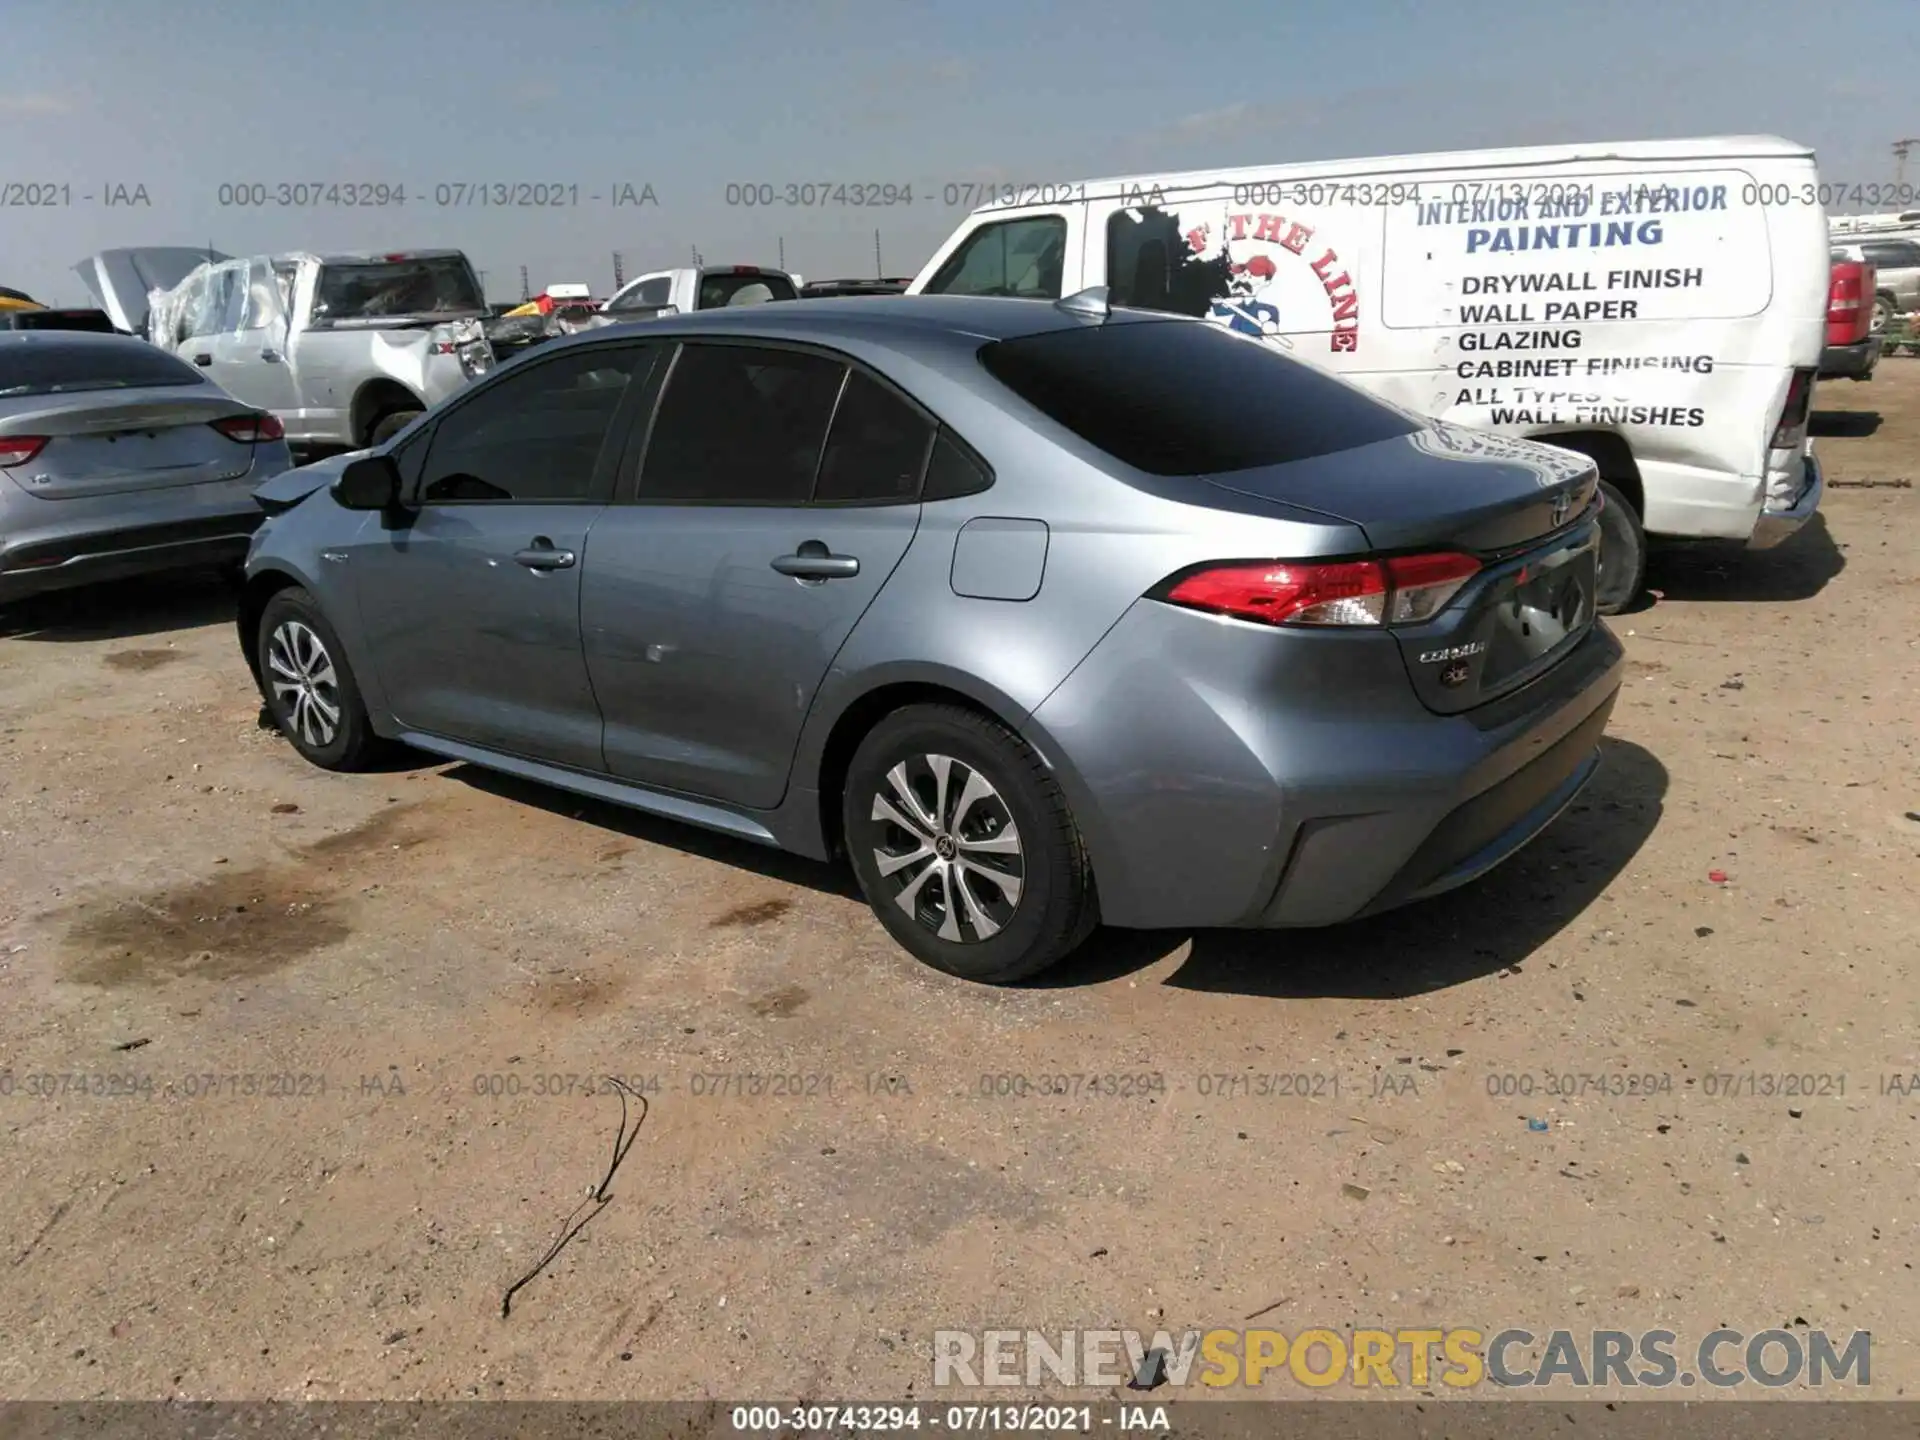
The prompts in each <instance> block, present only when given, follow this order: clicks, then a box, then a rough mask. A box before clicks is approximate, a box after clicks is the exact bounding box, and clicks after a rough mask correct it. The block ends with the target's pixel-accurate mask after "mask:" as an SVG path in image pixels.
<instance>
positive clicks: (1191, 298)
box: [1107, 208, 1233, 318]
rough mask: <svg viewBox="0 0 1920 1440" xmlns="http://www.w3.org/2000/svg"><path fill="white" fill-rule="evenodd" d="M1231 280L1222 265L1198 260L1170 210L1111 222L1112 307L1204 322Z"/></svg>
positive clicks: (1118, 216) (1122, 213)
mask: <svg viewBox="0 0 1920 1440" xmlns="http://www.w3.org/2000/svg"><path fill="white" fill-rule="evenodd" d="M1232 278H1233V276H1232V273H1231V272H1230V271H1229V270H1228V268H1227V265H1226V262H1225V261H1224V260H1223V259H1215V260H1211V261H1202V260H1197V259H1195V258H1194V256H1193V254H1192V251H1191V249H1190V248H1189V247H1188V245H1187V242H1186V237H1184V236H1183V235H1182V234H1181V233H1180V221H1179V217H1178V216H1175V215H1172V214H1169V213H1168V212H1167V211H1165V210H1155V209H1150V208H1149V209H1143V210H1116V211H1115V212H1114V213H1113V215H1112V217H1111V218H1109V219H1108V221H1107V299H1108V302H1109V303H1110V304H1114V305H1125V306H1128V307H1130V308H1132V309H1135V310H1165V311H1168V312H1170V313H1172V314H1174V315H1195V316H1199V317H1202V318H1204V317H1205V316H1206V315H1207V313H1208V312H1209V310H1210V309H1211V308H1212V305H1213V302H1214V300H1215V299H1217V298H1218V297H1220V296H1222V295H1225V294H1226V293H1227V291H1228V288H1229V282H1230V281H1231V280H1232Z"/></svg>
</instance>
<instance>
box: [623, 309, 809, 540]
mask: <svg viewBox="0 0 1920 1440" xmlns="http://www.w3.org/2000/svg"><path fill="white" fill-rule="evenodd" d="M846 368H847V367H846V366H844V365H842V364H841V363H839V362H838V361H835V360H828V359H825V358H823V357H821V356H818V355H805V354H801V353H799V352H797V351H792V350H764V349H760V348H758V347H756V346H751V345H687V346H684V347H682V349H681V351H680V358H679V359H678V360H677V361H675V363H674V367H673V373H672V375H671V376H670V377H669V378H668V380H667V389H666V394H665V395H664V396H662V397H661V400H660V410H659V414H658V415H657V416H656V417H655V419H654V422H653V434H652V436H651V437H650V438H649V440H648V442H647V458H646V463H645V468H644V469H643V470H642V471H641V475H640V498H641V499H642V500H663V501H664V500H675V501H681V502H683V503H703V502H704V503H707V504H721V505H726V504H733V505H804V504H806V502H807V499H808V497H809V496H811V495H812V493H813V480H814V475H815V473H816V472H817V471H818V470H819V468H820V451H821V445H822V442H824V440H825V439H826V434H827V422H828V421H829V420H830V419H831V418H832V416H833V406H834V400H835V398H836V397H837V396H838V395H839V393H840V383H841V381H842V379H843V378H844V377H845V375H846Z"/></svg>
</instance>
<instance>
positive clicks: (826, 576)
mask: <svg viewBox="0 0 1920 1440" xmlns="http://www.w3.org/2000/svg"><path fill="white" fill-rule="evenodd" d="M771 563H772V565H773V568H774V569H775V570H778V571H779V572H780V573H781V574H782V575H791V576H793V577H794V579H796V580H851V579H852V578H853V577H854V576H856V575H858V574H859V573H860V562H859V561H858V560H856V559H855V558H854V557H853V556H851V555H836V554H834V553H833V552H832V551H831V550H829V549H828V548H827V545H826V542H825V541H823V540H809V541H807V542H806V543H805V544H804V545H802V546H801V547H800V548H799V550H797V551H796V552H795V553H793V554H792V555H782V556H780V557H779V558H778V559H776V560H774V561H772V562H771Z"/></svg>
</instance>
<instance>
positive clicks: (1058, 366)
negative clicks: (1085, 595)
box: [980, 320, 1420, 475]
mask: <svg viewBox="0 0 1920 1440" xmlns="http://www.w3.org/2000/svg"><path fill="white" fill-rule="evenodd" d="M980 361H981V363H982V364H983V365H985V366H986V368H987V371H988V373H989V374H991V375H992V376H993V377H994V379H996V380H998V381H999V382H1000V383H1001V384H1003V385H1005V386H1006V387H1007V388H1008V389H1010V390H1012V391H1013V392H1014V393H1015V394H1016V395H1018V396H1019V397H1020V398H1021V399H1022V400H1025V401H1026V402H1027V403H1028V404H1030V405H1033V406H1034V407H1036V408H1037V409H1039V410H1041V411H1043V412H1044V413H1045V414H1046V415H1047V416H1048V417H1049V418H1051V419H1053V420H1056V421H1058V422H1059V423H1060V424H1061V425H1064V426H1065V427H1066V428H1067V429H1069V430H1071V431H1072V432H1073V433H1074V434H1076V435H1078V436H1079V437H1080V438H1081V439H1082V440H1085V441H1087V442H1088V443H1089V444H1091V445H1094V446H1097V447H1098V448H1099V449H1101V450H1104V451H1105V452H1106V453H1107V454H1109V455H1111V456H1112V457H1113V458H1114V459H1116V460H1119V461H1122V462H1123V463H1125V464H1127V465H1131V466H1132V467H1133V468H1134V469H1136V470H1143V471H1145V472H1146V473H1147V474H1149V475H1219V474H1230V473H1231V472H1233V471H1236V470H1252V469H1255V468H1257V467H1259V466H1262V465H1283V464H1285V463H1287V462H1288V461H1290V460H1305V459H1308V458H1310V457H1312V456H1315V455H1326V454H1330V453H1332V452H1333V451H1336V450H1350V449H1354V448H1356V447H1358V446H1361V445H1371V444H1373V443H1374V442H1375V441H1379V440H1391V439H1393V438H1395V437H1396V436H1401V435H1411V434H1412V433H1413V432H1414V431H1415V430H1417V429H1419V428H1420V427H1419V425H1418V424H1417V423H1415V422H1414V421H1413V420H1412V419H1410V418H1409V417H1408V416H1406V415H1405V414H1403V413H1402V412H1401V411H1398V410H1395V409H1393V408H1392V407H1390V406H1388V405H1385V404H1382V403H1381V402H1380V401H1378V400H1375V399H1374V398H1373V397H1372V396H1370V395H1367V394H1365V393H1364V392H1362V391H1360V390H1357V389H1355V388H1354V387H1353V386H1351V385H1349V384H1347V383H1346V382H1345V381H1344V380H1338V379H1335V378H1334V377H1333V376H1332V375H1330V374H1328V373H1327V372H1325V371H1323V370H1317V369H1315V368H1314V367H1313V366H1311V365H1308V364H1305V363H1304V362H1302V361H1298V360H1293V359H1290V358H1288V357H1287V356H1286V355H1283V354H1281V353H1280V352H1279V351H1277V350H1275V349H1274V348H1273V347H1271V346H1270V345H1268V344H1267V343H1266V342H1264V341H1260V340H1253V339H1249V338H1246V337H1243V336H1239V335H1235V334H1233V333H1232V332H1230V331H1228V330H1225V329H1222V328H1221V327H1219V326H1217V325H1211V324H1208V323H1206V322H1204V321H1179V320H1169V321H1165V322H1136V323H1125V324H1119V323H1116V324H1108V325H1100V326H1087V327H1085V328H1079V329H1073V330H1056V331H1051V332H1049V333H1047V334H1044V335H1030V336H1026V337H1024V338H1022V339H1018V340H1000V341H996V342H994V343H993V344H990V345H988V346H986V347H985V348H984V349H982V350H981V352H980Z"/></svg>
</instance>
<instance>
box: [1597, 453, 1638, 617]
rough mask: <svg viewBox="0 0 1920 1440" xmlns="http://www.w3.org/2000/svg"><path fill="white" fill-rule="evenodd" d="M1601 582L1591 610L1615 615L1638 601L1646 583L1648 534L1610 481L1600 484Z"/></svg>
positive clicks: (1631, 503) (1628, 503) (1630, 505)
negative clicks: (1601, 500)
mask: <svg viewBox="0 0 1920 1440" xmlns="http://www.w3.org/2000/svg"><path fill="white" fill-rule="evenodd" d="M1600 493H1601V494H1602V495H1603V496H1605V497H1606V504H1605V505H1604V506H1602V507H1601V510H1600V578H1599V582H1598V593H1597V594H1596V595H1595V596H1594V608H1595V609H1597V610H1598V611H1599V612H1600V613H1601V614H1602V615H1618V614H1619V613H1620V612H1621V611H1622V610H1624V609H1626V608H1627V606H1629V605H1631V604H1632V603H1633V602H1634V601H1635V600H1637V599H1638V598H1639V597H1640V591H1641V589H1642V587H1644V586H1645V585H1646V583H1647V534H1646V531H1645V530H1643V529H1642V528H1641V526H1640V512H1639V511H1637V510H1635V509H1634V508H1633V502H1632V501H1630V500H1628V499H1627V497H1626V496H1625V495H1623V494H1621V493H1620V491H1619V490H1618V489H1617V488H1615V486H1614V484H1613V482H1612V481H1610V480H1602V481H1601V482H1600Z"/></svg>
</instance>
